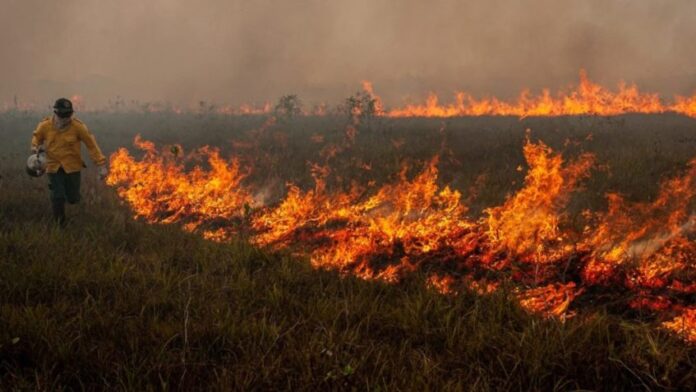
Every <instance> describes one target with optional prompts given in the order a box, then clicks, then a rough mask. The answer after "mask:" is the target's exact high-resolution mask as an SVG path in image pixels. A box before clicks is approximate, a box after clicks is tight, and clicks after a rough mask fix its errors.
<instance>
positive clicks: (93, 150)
mask: <svg viewBox="0 0 696 392" xmlns="http://www.w3.org/2000/svg"><path fill="white" fill-rule="evenodd" d="M73 113H74V112H73V105H72V102H70V100H68V99H66V98H60V99H58V100H57V101H56V102H55V104H54V105H53V116H52V117H48V118H46V119H44V120H43V121H41V122H40V123H39V125H38V126H37V127H36V130H35V131H34V136H33V137H32V139H31V150H32V153H36V152H38V151H39V149H41V148H43V150H44V151H46V173H48V188H49V189H50V190H51V205H52V207H53V217H54V219H55V220H56V222H58V224H60V225H61V226H65V223H66V221H65V202H66V201H67V202H68V203H70V204H75V203H77V202H79V201H80V170H82V168H84V167H86V166H85V164H84V162H83V161H82V156H81V155H80V147H81V145H80V142H82V143H84V144H85V146H87V150H88V151H89V156H90V158H91V159H92V162H94V164H95V165H97V166H99V178H100V179H103V178H104V177H106V174H107V170H106V157H104V154H102V152H101V150H100V149H99V146H98V145H97V142H96V140H94V136H92V134H91V133H90V132H89V130H87V127H86V126H85V124H84V123H83V122H82V121H80V120H78V119H77V118H75V117H73Z"/></svg>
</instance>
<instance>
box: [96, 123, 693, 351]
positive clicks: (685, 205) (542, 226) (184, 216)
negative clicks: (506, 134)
mask: <svg viewBox="0 0 696 392" xmlns="http://www.w3.org/2000/svg"><path fill="white" fill-rule="evenodd" d="M349 133H350V132H349ZM346 140H347V142H350V135H346ZM135 144H136V146H138V148H139V149H141V150H142V151H144V156H143V157H142V159H140V160H137V159H135V158H133V157H132V156H131V155H130V154H129V153H128V151H127V150H125V149H121V150H119V151H117V152H116V153H115V154H114V155H113V156H112V157H111V165H112V172H111V174H110V176H109V178H108V183H109V184H111V185H113V186H115V187H116V190H117V193H118V194H119V196H120V197H121V198H123V199H124V200H125V201H126V202H128V203H129V204H130V205H131V206H132V208H133V211H134V213H135V215H136V217H140V218H142V219H144V220H146V221H148V222H153V223H173V222H179V223H181V224H182V225H183V227H184V229H186V230H189V231H196V232H200V233H201V234H202V235H203V236H205V237H206V238H210V239H215V240H227V239H229V238H231V237H232V236H234V235H235V233H238V232H239V231H244V232H245V234H248V238H249V240H250V241H251V242H252V243H254V244H256V245H258V246H262V247H269V248H271V249H290V250H291V251H293V252H296V253H300V254H306V255H308V256H309V258H310V261H311V264H312V265H313V266H314V267H316V268H322V269H333V270H338V271H340V272H341V273H344V274H352V275H356V276H358V277H361V278H363V279H378V280H382V281H386V282H399V281H401V280H402V279H403V278H405V277H406V276H408V275H409V274H413V273H418V272H423V273H425V275H426V276H427V277H428V278H427V284H428V285H430V286H431V287H433V288H434V289H435V290H437V291H439V292H441V293H445V294H456V293H458V292H461V291H462V290H464V289H466V290H472V291H475V292H478V293H481V294H486V293H491V292H494V291H496V290H500V287H503V286H504V287H508V288H509V287H511V288H512V290H513V291H512V293H513V294H514V296H515V297H516V298H517V299H518V300H519V304H520V306H522V307H523V308H524V309H527V310H529V311H531V312H534V313H538V314H541V315H543V316H545V317H555V318H559V319H565V318H567V317H570V316H573V315H574V314H576V313H577V312H578V310H579V309H578V308H577V307H576V302H577V300H578V299H579V298H583V297H585V296H592V295H596V293H597V292H598V291H601V292H607V290H609V291H611V290H615V292H616V294H615V295H616V298H617V301H624V304H625V306H626V307H627V308H633V309H638V310H641V311H647V312H651V313H652V314H655V315H657V317H658V318H659V319H660V320H661V321H663V324H662V326H663V327H664V328H667V329H670V330H672V331H675V332H677V333H679V334H681V335H683V336H685V337H686V338H688V339H691V340H694V341H696V338H694V336H696V321H695V320H696V317H695V316H694V314H695V312H696V311H694V310H693V308H692V307H693V304H692V300H691V298H692V296H693V294H694V293H696V271H695V270H694V268H693V267H692V263H691V260H693V259H694V258H695V257H696V245H695V244H694V242H693V241H691V239H690V235H691V234H692V233H693V232H694V231H695V230H696V224H695V223H696V222H694V216H692V215H691V213H690V212H689V208H690V206H692V203H693V202H694V198H695V197H694V196H696V187H695V185H696V160H694V161H693V162H691V163H690V164H689V166H688V167H687V168H686V169H685V171H684V172H683V173H682V174H681V175H677V176H675V177H673V178H671V179H667V180H666V181H665V182H663V184H662V186H661V189H660V192H659V193H658V195H657V197H656V198H655V200H654V201H652V202H649V203H630V202H627V201H625V200H624V199H623V198H622V197H621V196H620V195H616V194H610V195H608V196H607V198H608V209H607V210H606V211H597V212H586V213H585V214H583V216H584V219H585V221H586V227H585V229H584V230H581V229H577V230H575V229H573V228H572V227H573V226H572V225H570V224H569V222H568V217H567V213H566V208H567V204H568V202H569V197H570V195H572V193H573V192H577V191H578V190H579V189H580V187H581V185H582V181H583V180H584V179H586V178H587V177H588V176H589V174H590V172H591V170H592V168H593V165H594V157H593V156H592V155H590V154H580V155H578V156H577V157H576V158H574V159H565V158H564V157H563V155H562V154H560V153H556V152H554V151H553V150H552V149H551V148H550V147H548V146H547V145H545V144H544V143H542V142H533V141H531V140H530V138H529V137H528V139H527V141H526V143H525V145H524V147H523V152H524V157H525V160H526V162H527V166H528V170H527V172H526V175H525V178H524V183H523V186H522V187H521V189H519V190H518V191H517V192H516V193H514V194H513V195H511V196H509V197H508V198H507V200H506V201H505V202H504V203H503V204H502V205H500V206H497V207H491V208H489V209H487V210H486V211H485V212H484V216H483V217H481V218H480V219H474V218H472V217H470V216H469V214H468V208H467V207H466V205H465V203H464V202H463V197H462V195H461V194H460V192H459V191H457V190H455V189H452V188H450V187H448V186H443V185H441V184H439V181H438V174H439V172H438V162H439V160H438V158H437V157H435V158H433V159H431V160H429V161H428V162H426V163H424V164H423V165H422V167H420V170H414V169H416V168H414V167H409V166H404V167H403V168H402V170H401V171H400V173H399V175H398V176H397V179H396V180H395V181H393V182H391V183H387V184H383V185H381V186H376V185H375V184H358V183H353V184H352V185H351V186H350V187H349V188H347V189H346V190H341V189H334V188H332V187H330V186H328V185H327V184H328V179H329V178H330V177H331V175H332V170H331V167H330V166H328V165H318V164H315V165H313V166H312V175H313V177H314V183H315V184H314V187H313V188H311V189H308V190H303V189H301V188H300V187H298V186H297V185H295V184H288V185H287V194H286V196H285V197H284V198H283V199H282V200H280V201H279V202H277V203H273V204H271V205H260V204H258V203H257V204H255V203H254V201H253V200H254V198H253V196H252V195H254V191H253V189H251V188H252V187H250V186H248V185H245V182H244V180H245V178H246V177H247V175H248V173H249V170H245V169H243V168H242V167H241V166H240V163H239V161H238V160H237V159H230V160H225V159H223V158H222V157H221V156H220V154H219V152H218V151H217V150H216V149H212V148H207V147H204V148H202V149H199V150H196V151H194V152H193V153H190V154H186V155H185V154H183V152H182V150H181V147H179V146H172V147H169V148H167V149H163V150H161V151H157V149H156V148H155V146H154V145H153V144H152V143H150V142H146V141H143V140H141V139H139V138H137V139H136V141H135ZM331 156H332V154H331V153H330V152H328V153H327V155H326V157H327V160H328V158H330V157H331ZM188 167H192V168H191V169H190V170H187V168H188ZM414 171H415V173H416V174H410V173H412V172H414ZM257 193H258V192H257ZM600 300H601V298H600ZM595 301H596V298H595V297H590V298H589V299H588V300H587V301H582V303H592V302H595Z"/></svg>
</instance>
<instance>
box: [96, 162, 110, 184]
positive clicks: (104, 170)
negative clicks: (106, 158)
mask: <svg viewBox="0 0 696 392" xmlns="http://www.w3.org/2000/svg"><path fill="white" fill-rule="evenodd" d="M108 174H109V169H107V168H106V165H102V166H99V169H98V172H97V176H98V178H99V181H103V180H104V179H106V176H107V175H108Z"/></svg>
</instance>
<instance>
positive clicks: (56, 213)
mask: <svg viewBox="0 0 696 392" xmlns="http://www.w3.org/2000/svg"><path fill="white" fill-rule="evenodd" d="M51 206H52V207H53V219H54V220H55V222H56V223H58V225H59V226H60V227H65V225H66V219H65V200H63V199H59V200H51Z"/></svg>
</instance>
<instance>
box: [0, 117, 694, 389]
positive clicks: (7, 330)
mask: <svg viewBox="0 0 696 392" xmlns="http://www.w3.org/2000/svg"><path fill="white" fill-rule="evenodd" d="M82 118H83V119H84V120H85V122H86V123H87V124H88V125H89V126H90V128H91V129H92V130H93V131H94V133H95V134H96V135H97V138H98V140H99V141H100V143H101V145H102V147H103V148H104V150H105V152H107V153H111V152H113V151H114V150H115V149H116V148H118V147H120V146H130V144H131V140H132V138H133V137H134V135H135V132H142V134H143V137H145V138H147V139H150V140H153V141H155V142H157V143H160V144H167V143H180V144H181V145H182V146H183V148H184V149H190V148H192V147H196V146H200V145H203V144H210V145H215V146H220V148H221V150H222V152H223V154H224V155H227V154H235V155H239V156H240V157H242V159H244V160H246V161H248V163H250V164H251V165H252V167H254V170H255V171H254V173H253V175H252V176H250V177H249V181H250V182H254V183H256V184H257V185H259V186H261V185H264V186H266V187H267V188H268V189H269V197H268V202H269V203H273V201H274V200H276V199H277V198H278V197H279V196H280V195H282V194H283V192H285V182H286V181H292V182H294V183H296V184H298V185H299V186H301V187H310V186H312V179H311V176H310V173H309V170H308V162H316V161H322V162H321V163H328V164H330V166H331V167H332V170H333V171H334V172H335V173H338V174H340V177H341V178H343V179H344V180H342V179H338V178H334V180H333V181H332V182H331V183H330V184H329V185H330V186H336V187H344V186H345V187H347V186H349V180H351V179H360V180H362V181H365V182H368V181H370V180H374V181H378V182H385V181H386V180H388V179H389V178H391V177H392V176H394V175H395V174H396V173H398V171H399V168H400V167H401V165H402V164H403V163H404V162H405V161H425V160H428V159H430V158H431V157H432V156H433V155H435V154H439V155H440V157H441V163H440V168H441V173H442V175H441V180H442V181H443V182H444V183H448V184H451V185H453V186H454V187H455V188H457V189H461V190H462V191H463V192H464V195H465V197H467V202H468V204H469V206H470V207H471V214H472V215H476V214H479V213H480V212H481V211H482V210H483V209H484V208H486V207H488V206H491V205H495V204H499V203H500V202H501V201H502V200H504V198H505V196H506V194H508V193H510V192H513V191H514V190H515V189H517V188H518V187H519V186H520V185H521V183H520V182H521V181H520V180H521V176H522V173H520V172H518V171H516V170H515V169H516V168H517V167H518V166H519V165H523V164H524V160H523V157H522V153H521V146H522V142H523V140H524V138H525V137H526V135H527V133H526V129H528V128H530V129H531V130H532V133H531V137H532V138H539V139H542V140H544V142H545V143H547V144H549V145H551V146H552V147H554V148H556V149H559V150H564V151H565V152H566V153H567V154H568V155H570V156H572V155H575V154H578V153H580V152H582V151H588V150H589V151H592V152H594V153H595V154H596V155H597V157H598V161H599V162H601V163H603V164H606V167H607V168H606V169H604V170H601V171H599V172H597V173H595V174H594V175H593V177H592V178H591V179H590V180H589V181H588V182H587V184H586V189H585V191H584V192H582V193H581V194H579V195H578V197H576V198H575V199H574V200H573V203H572V209H571V213H576V214H580V212H581V211H582V210H584V209H587V208H592V209H600V208H604V203H605V201H604V197H603V195H604V193H606V192H608V191H617V192H621V193H623V194H625V195H627V197H628V198H630V199H633V200H647V199H650V198H652V197H653V196H654V193H655V191H656V189H657V184H658V182H659V180H660V179H661V178H663V177H664V176H665V175H668V174H671V173H673V172H675V171H678V170H680V169H681V168H683V166H684V165H685V163H686V162H687V161H688V160H689V159H690V158H692V156H693V155H696V154H694V151H696V149H694V146H696V137H694V136H693V126H694V120H691V119H687V118H683V117H677V116H667V115H665V116H624V117H618V118H599V117H586V118H585V117H580V118H549V119H539V118H528V119H524V120H518V119H516V118H462V119H449V120H425V119H401V120H389V121H385V122H383V123H380V126H379V127H378V128H377V129H375V130H374V132H364V133H358V134H357V135H353V136H350V137H348V136H347V135H346V132H345V129H346V119H345V117H342V116H341V117H330V116H327V117H306V118H305V117H301V118H297V121H293V122H288V123H276V124H273V125H269V122H268V121H267V118H264V117H260V116H236V117H231V116H219V115H214V114H208V115H200V114H194V115H175V114H172V113H166V112H165V113H145V114H137V115H136V114H130V115H129V114H109V113H101V114H86V115H84V116H82ZM39 119H40V116H38V115H35V114H30V113H29V114H28V113H21V112H8V113H4V114H0V139H1V140H2V141H3V142H2V143H1V144H0V176H1V178H0V389H3V390H12V389H41V390H61V389H101V388H110V389H128V390H148V389H150V390H159V389H175V390H196V389H204V390H208V389H220V390H229V389H252V388H255V389H329V388H331V389H375V390H386V389H389V390H391V389H409V390H410V389H451V390H462V389H464V390H568V389H596V390H627V389H630V390H636V389H637V390H642V389H673V390H693V389H694V388H696V371H694V370H693V369H694V365H695V362H696V350H695V349H694V347H692V346H690V345H688V344H686V343H684V342H683V341H682V340H680V339H679V338H678V337H676V336H673V335H671V334H670V333H668V332H666V331H664V330H661V329H659V328H657V327H656V324H655V323H654V322H653V320H650V319H643V318H641V317H640V315H638V316H636V315H632V316H631V317H624V315H622V314H617V312H616V311H615V310H611V312H610V311H609V310H608V308H607V310H604V308H603V306H604V305H603V304H599V305H598V306H597V310H596V311H593V312H592V313H581V314H579V315H578V316H576V317H575V318H572V319H570V320H568V321H566V322H560V321H556V320H543V319H540V318H538V317H536V316H532V315H529V314H527V313H526V312H524V311H523V310H522V309H520V308H519V307H518V306H517V305H516V304H515V301H512V300H510V298H509V297H510V296H511V294H510V293H508V292H507V291H506V290H502V291H500V292H498V293H496V294H494V295H490V296H483V297H482V296H478V295H474V294H471V293H464V294H461V295H458V296H443V295H440V294H438V293H436V292H435V291H434V290H432V289H430V288H428V287H427V285H425V284H424V280H425V277H423V276H416V277H414V278H412V279H409V280H408V281H406V282H404V283H402V284H400V285H398V286H391V285H386V284H383V283H377V282H366V281H361V280H359V279H356V278H352V277H342V276H338V275H337V274H336V273H333V272H329V271H317V270H313V269H312V268H311V267H310V266H309V264H308V262H307V261H306V260H305V259H303V258H302V257H301V256H297V255H291V254H286V253H272V252H268V251H265V250H261V249H256V248H254V247H251V246H250V245H248V244H246V243H245V242H244V241H243V240H241V239H240V240H239V241H237V242H233V243H225V244H219V243H213V242H209V241H205V240H203V239H201V238H198V237H197V236H194V235H190V234H186V233H183V232H182V231H181V230H179V229H178V228H177V227H176V226H151V225H147V224H144V223H142V222H138V221H134V220H132V219H131V214H130V212H129V210H128V208H127V207H126V206H123V205H122V204H121V203H120V202H119V201H118V200H117V198H116V196H115V195H114V192H113V190H111V189H109V188H107V187H105V186H104V185H103V184H100V183H97V181H96V173H95V172H94V169H93V168H90V169H88V170H87V172H86V173H85V175H84V176H83V178H84V183H83V186H84V189H83V198H84V200H83V202H82V203H81V204H80V205H79V206H77V207H73V208H71V209H70V210H69V216H70V225H69V227H68V228H67V229H66V230H59V229H58V228H56V227H55V226H54V225H53V224H52V223H51V222H50V219H49V218H48V217H47V214H48V213H49V206H48V202H47V198H48V194H47V191H46V182H45V179H43V178H42V179H38V180H37V179H30V178H29V177H28V176H26V175H25V174H24V171H23V164H24V160H25V159H26V154H27V150H28V140H29V137H30V133H31V130H32V129H33V127H34V125H35V122H36V121H38V120H39ZM317 135H320V136H321V138H318V137H316V136H317ZM588 135H592V136H591V137H588ZM230 140H234V141H236V143H230ZM313 140H315V141H313ZM329 145H339V146H341V149H340V150H339V151H338V152H336V151H334V153H333V154H327V153H326V151H327V146H329ZM366 163H367V164H370V166H371V169H370V170H366V169H364V168H363V167H364V164H366ZM607 306H609V305H607Z"/></svg>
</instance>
